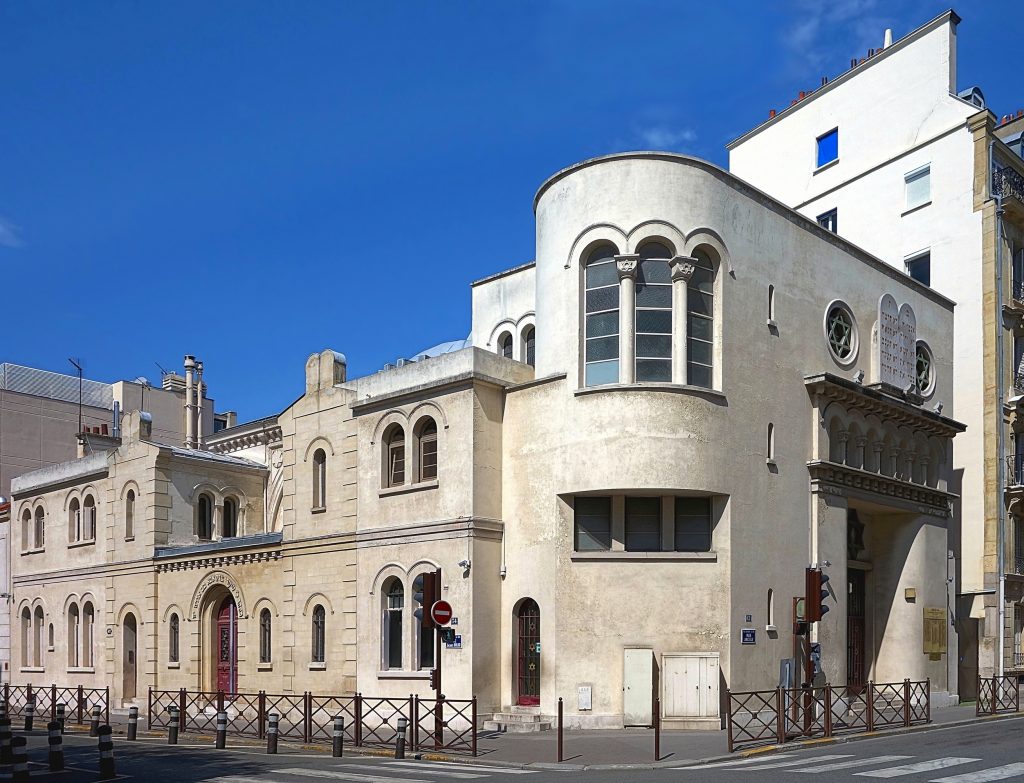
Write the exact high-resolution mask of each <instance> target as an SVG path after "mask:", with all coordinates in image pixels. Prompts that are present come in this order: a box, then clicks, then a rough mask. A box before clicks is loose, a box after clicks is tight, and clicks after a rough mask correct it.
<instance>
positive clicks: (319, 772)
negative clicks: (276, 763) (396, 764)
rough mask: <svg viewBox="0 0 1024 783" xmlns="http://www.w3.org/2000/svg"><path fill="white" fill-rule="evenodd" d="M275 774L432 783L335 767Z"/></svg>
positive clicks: (382, 782) (369, 782) (364, 781)
mask: <svg viewBox="0 0 1024 783" xmlns="http://www.w3.org/2000/svg"><path fill="white" fill-rule="evenodd" d="M272 772H273V774H275V775H296V776H297V777H306V778H329V779H331V780H352V781H355V783H430V781H429V780H424V779H423V778H389V777H385V776H383V775H364V774H360V773H358V772H335V771H334V770H333V769H301V768H298V767H296V768H293V769H275V770H273V771H272Z"/></svg>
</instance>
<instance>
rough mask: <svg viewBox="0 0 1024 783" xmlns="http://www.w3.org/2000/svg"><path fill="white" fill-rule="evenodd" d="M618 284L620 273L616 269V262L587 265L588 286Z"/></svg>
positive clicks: (598, 286) (596, 286)
mask: <svg viewBox="0 0 1024 783" xmlns="http://www.w3.org/2000/svg"><path fill="white" fill-rule="evenodd" d="M618 284H619V273H618V272H616V271H615V264H614V263H611V262H609V263H600V264H588V265H587V288H600V287H601V286H606V285H618Z"/></svg>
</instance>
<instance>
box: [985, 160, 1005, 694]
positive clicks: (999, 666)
mask: <svg viewBox="0 0 1024 783" xmlns="http://www.w3.org/2000/svg"><path fill="white" fill-rule="evenodd" d="M994 146H995V140H992V141H990V142H989V143H988V187H989V193H990V194H992V196H993V198H995V201H996V319H995V321H996V403H997V407H996V415H997V416H998V429H997V430H996V433H997V435H996V444H997V448H998V450H999V454H998V469H997V470H996V492H997V493H998V496H997V498H996V509H997V511H998V513H999V525H998V528H997V530H998V532H997V542H998V549H997V555H998V557H997V563H998V565H997V567H998V569H999V590H998V601H999V607H998V609H999V614H998V616H999V646H998V657H997V659H996V674H998V675H999V676H1000V677H1001V676H1003V671H1004V665H1005V664H1004V656H1005V654H1006V512H1005V508H1004V506H1005V505H1006V503H1005V498H1006V427H1005V426H1004V424H1003V405H1004V404H1005V402H1006V380H1005V377H1006V376H1005V372H1006V359H1005V357H1004V354H1003V342H1004V338H1005V335H1004V332H1005V331H1006V330H1005V329H1004V328H1003V196H1002V193H992V191H993V187H992V184H993V182H994V179H993V177H994V175H995V162H994V155H993V148H994Z"/></svg>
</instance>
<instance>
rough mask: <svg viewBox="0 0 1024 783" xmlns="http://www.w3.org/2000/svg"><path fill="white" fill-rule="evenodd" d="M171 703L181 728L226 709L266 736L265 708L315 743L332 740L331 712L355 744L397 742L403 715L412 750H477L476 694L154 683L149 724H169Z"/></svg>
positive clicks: (294, 734) (233, 723)
mask: <svg viewBox="0 0 1024 783" xmlns="http://www.w3.org/2000/svg"><path fill="white" fill-rule="evenodd" d="M170 707H177V708H178V731H179V732H181V733H186V732H213V731H214V729H215V726H216V720H217V713H218V712H221V711H223V712H226V713H227V715H228V732H229V733H231V734H236V735H240V736H250V737H259V738H261V739H262V738H264V737H266V733H267V722H268V716H269V715H270V714H271V713H276V714H277V715H278V716H279V719H280V720H279V724H278V736H279V737H281V738H282V739H293V740H296V741H300V742H305V743H312V742H317V741H322V742H330V741H331V738H332V732H333V728H334V718H335V716H337V715H341V716H342V717H343V718H344V719H345V740H346V742H349V743H351V744H352V745H355V746H356V747H385V746H391V745H393V744H394V742H395V737H396V735H397V733H398V721H399V719H400V718H404V719H405V720H407V721H408V726H409V732H410V740H409V742H410V748H411V749H412V750H420V749H424V750H430V749H435V748H436V749H443V750H447V751H453V752H462V753H469V754H470V755H473V756H475V755H476V754H477V737H476V735H477V723H478V721H477V709H476V707H477V700H476V697H473V698H472V699H464V700H453V699H445V698H441V699H436V700H435V699H421V698H419V697H418V696H414V695H410V696H409V697H408V698H378V697H372V696H363V695H362V694H361V693H357V694H354V695H351V696H331V695H318V694H313V693H309V692H306V693H291V694H274V693H266V692H265V691H259V692H258V693H225V692H224V691H217V692H203V691H189V690H186V689H184V688H182V689H180V690H176V691H160V690H153V689H152V688H150V689H149V697H148V701H147V726H148V727H149V728H150V729H153V728H167V727H168V726H169V725H170V709H169V708H170Z"/></svg>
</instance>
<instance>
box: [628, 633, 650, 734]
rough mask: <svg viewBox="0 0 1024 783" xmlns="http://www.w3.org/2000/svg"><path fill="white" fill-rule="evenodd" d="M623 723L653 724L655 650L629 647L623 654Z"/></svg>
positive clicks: (634, 724) (631, 724)
mask: <svg viewBox="0 0 1024 783" xmlns="http://www.w3.org/2000/svg"><path fill="white" fill-rule="evenodd" d="M622 661H623V664H622V723H623V725H624V726H651V725H653V723H654V718H653V717H652V715H653V708H654V705H653V704H652V701H653V698H652V695H653V693H654V650H652V649H651V648H650V647H627V648H626V649H625V650H623V656H622Z"/></svg>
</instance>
